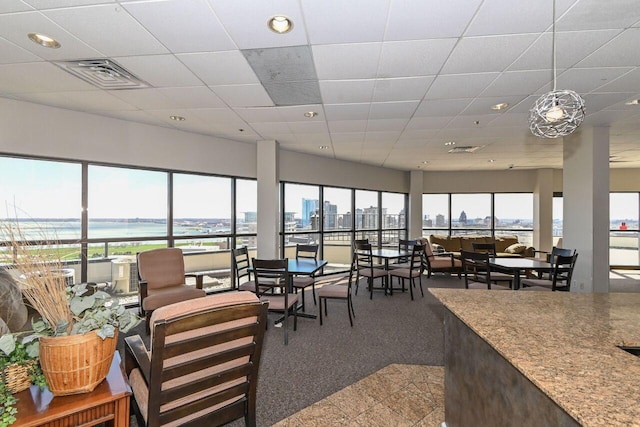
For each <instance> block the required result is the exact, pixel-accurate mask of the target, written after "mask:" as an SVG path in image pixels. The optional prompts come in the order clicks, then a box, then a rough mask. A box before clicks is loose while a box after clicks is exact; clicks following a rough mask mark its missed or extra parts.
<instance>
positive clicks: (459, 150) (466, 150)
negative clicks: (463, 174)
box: [447, 145, 484, 154]
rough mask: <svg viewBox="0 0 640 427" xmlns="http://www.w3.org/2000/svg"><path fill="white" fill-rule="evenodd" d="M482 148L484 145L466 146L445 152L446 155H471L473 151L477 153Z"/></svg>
mask: <svg viewBox="0 0 640 427" xmlns="http://www.w3.org/2000/svg"><path fill="white" fill-rule="evenodd" d="M482 147H484V145H468V146H466V147H454V148H452V149H451V150H449V151H447V153H453V154H455V153H473V152H474V151H478V150H479V149H481V148H482Z"/></svg>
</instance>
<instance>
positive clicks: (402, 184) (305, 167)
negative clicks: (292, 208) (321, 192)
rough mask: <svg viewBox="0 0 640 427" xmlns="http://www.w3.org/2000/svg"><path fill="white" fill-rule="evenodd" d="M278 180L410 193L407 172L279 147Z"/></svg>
mask: <svg viewBox="0 0 640 427" xmlns="http://www.w3.org/2000/svg"><path fill="white" fill-rule="evenodd" d="M279 166H280V180H281V181H292V182H303V183H315V184H323V185H329V186H337V187H353V188H359V189H368V190H381V191H396V192H405V193H408V192H409V172H405V171H399V170H394V169H386V168H382V167H378V166H370V165H364V164H360V163H352V162H347V161H344V160H335V159H330V158H327V157H319V156H313V155H310V154H303V153H296V152H293V151H284V150H280V165H279Z"/></svg>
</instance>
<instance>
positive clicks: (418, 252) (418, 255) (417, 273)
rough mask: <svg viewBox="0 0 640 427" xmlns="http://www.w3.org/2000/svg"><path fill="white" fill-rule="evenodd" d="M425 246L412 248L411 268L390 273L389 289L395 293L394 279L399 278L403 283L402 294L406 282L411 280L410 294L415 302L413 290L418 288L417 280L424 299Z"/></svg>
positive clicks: (416, 245)
mask: <svg viewBox="0 0 640 427" xmlns="http://www.w3.org/2000/svg"><path fill="white" fill-rule="evenodd" d="M424 246H425V245H419V244H417V243H416V244H414V245H413V246H412V251H411V257H410V258H409V268H395V269H392V270H390V271H389V287H390V288H391V290H392V291H393V278H394V277H397V278H398V279H399V280H400V281H401V282H402V292H404V281H405V280H409V292H410V294H411V300H412V301H413V288H414V287H415V286H416V278H417V279H418V282H419V283H420V293H421V294H422V296H423V297H424V291H423V290H422V273H423V272H424V265H423V257H424Z"/></svg>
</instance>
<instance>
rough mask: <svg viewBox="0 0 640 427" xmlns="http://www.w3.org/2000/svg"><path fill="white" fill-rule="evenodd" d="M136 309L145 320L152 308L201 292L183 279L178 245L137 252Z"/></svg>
mask: <svg viewBox="0 0 640 427" xmlns="http://www.w3.org/2000/svg"><path fill="white" fill-rule="evenodd" d="M138 277H139V278H140V285H139V288H138V293H139V296H140V310H141V313H142V314H144V315H145V317H146V320H147V331H148V330H149V320H150V318H151V313H153V310H155V309H157V308H159V307H163V306H165V305H168V304H173V303H176V302H180V301H185V300H189V299H193V298H199V297H203V296H205V292H204V291H203V290H202V285H200V288H197V287H194V286H189V285H187V284H186V283H185V278H186V277H195V275H189V274H185V272H184V258H183V256H182V249H179V248H160V249H152V250H149V251H144V252H140V253H138Z"/></svg>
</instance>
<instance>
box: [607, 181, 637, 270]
mask: <svg viewBox="0 0 640 427" xmlns="http://www.w3.org/2000/svg"><path fill="white" fill-rule="evenodd" d="M609 224H610V225H609V264H611V265H613V266H634V267H637V266H640V250H639V247H640V193H637V192H631V193H611V194H610V195H609Z"/></svg>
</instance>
